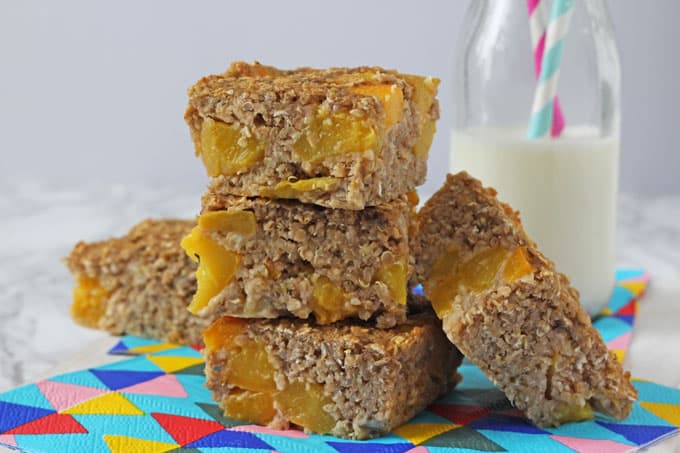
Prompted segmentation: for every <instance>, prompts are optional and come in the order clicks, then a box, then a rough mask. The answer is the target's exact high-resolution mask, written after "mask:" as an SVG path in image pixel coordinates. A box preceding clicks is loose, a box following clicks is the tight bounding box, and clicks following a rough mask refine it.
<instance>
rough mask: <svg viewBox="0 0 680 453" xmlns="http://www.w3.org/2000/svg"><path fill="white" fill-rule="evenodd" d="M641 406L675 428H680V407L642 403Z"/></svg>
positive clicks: (676, 405)
mask: <svg viewBox="0 0 680 453" xmlns="http://www.w3.org/2000/svg"><path fill="white" fill-rule="evenodd" d="M640 406H642V407H644V408H645V409H647V410H648V411H649V412H651V413H652V414H654V415H656V416H657V417H659V418H663V419H664V420H666V421H667V422H668V423H670V424H671V425H673V426H677V427H680V405H678V404H667V403H647V402H640Z"/></svg>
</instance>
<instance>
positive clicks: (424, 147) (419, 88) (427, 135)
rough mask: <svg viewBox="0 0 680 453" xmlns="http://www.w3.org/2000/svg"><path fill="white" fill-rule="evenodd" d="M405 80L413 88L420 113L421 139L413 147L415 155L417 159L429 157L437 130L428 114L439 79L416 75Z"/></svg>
mask: <svg viewBox="0 0 680 453" xmlns="http://www.w3.org/2000/svg"><path fill="white" fill-rule="evenodd" d="M402 77H403V78H404V79H406V81H407V82H408V83H409V84H410V85H411V86H412V87H413V102H414V103H415V106H416V110H417V111H418V117H419V120H418V132H419V135H420V138H419V139H418V141H417V142H416V144H415V146H414V147H413V154H415V155H416V157H421V158H424V157H427V154H428V152H429V151H430V146H431V145H432V139H433V138H434V133H435V132H436V130H437V127H436V124H435V120H430V119H428V112H429V111H430V109H431V108H432V104H434V101H435V96H436V95H437V88H438V87H439V79H435V78H433V77H420V76H415V75H408V74H404V75H402Z"/></svg>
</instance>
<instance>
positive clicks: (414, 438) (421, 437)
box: [394, 423, 461, 445]
mask: <svg viewBox="0 0 680 453" xmlns="http://www.w3.org/2000/svg"><path fill="white" fill-rule="evenodd" d="M460 426H461V425H455V424H452V423H409V424H407V425H402V426H400V427H399V428H397V429H395V430H394V433H395V434H396V435H398V436H401V437H403V438H404V439H406V440H408V441H409V442H411V443H412V444H414V445H419V444H422V443H423V442H425V441H426V440H428V439H431V438H433V437H434V436H438V435H440V434H442V433H445V432H447V431H451V430H452V429H454V428H458V427H460Z"/></svg>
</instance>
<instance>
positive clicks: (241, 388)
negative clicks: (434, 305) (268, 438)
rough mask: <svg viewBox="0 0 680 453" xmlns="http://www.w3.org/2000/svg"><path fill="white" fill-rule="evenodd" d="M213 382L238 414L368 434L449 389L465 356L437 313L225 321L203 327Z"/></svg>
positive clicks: (226, 406)
mask: <svg viewBox="0 0 680 453" xmlns="http://www.w3.org/2000/svg"><path fill="white" fill-rule="evenodd" d="M205 344H206V347H205V349H204V350H203V354H204V356H205V358H206V368H205V369H206V376H207V384H206V385H207V387H208V388H209V389H210V390H212V392H213V399H214V400H215V401H217V402H218V403H219V405H220V407H221V408H222V410H223V411H224V412H225V415H226V416H228V417H231V418H235V419H240V420H246V421H250V422H254V423H258V424H263V425H269V426H270V427H273V428H277V429H286V428H288V427H290V425H297V426H300V427H302V428H304V429H305V431H307V432H314V433H322V434H332V435H334V436H339V437H346V438H352V439H367V438H371V437H377V436H380V435H383V434H386V433H388V432H389V431H391V430H392V429H393V428H396V427H397V426H399V425H400V424H402V423H404V422H406V421H407V420H409V419H410V418H411V417H413V416H414V415H415V414H417V413H418V412H420V411H421V410H422V409H424V408H425V407H426V406H427V405H428V404H430V403H432V402H433V401H434V400H435V399H436V398H437V397H439V396H441V395H443V394H445V393H446V392H448V391H449V390H450V389H451V388H453V386H454V385H455V384H456V383H457V382H458V380H459V379H460V378H459V376H458V374H457V373H456V368H457V367H458V365H459V364H460V362H461V359H462V356H461V354H460V353H459V352H458V350H457V349H456V348H455V347H453V345H451V343H450V342H449V341H448V340H447V339H446V336H445V335H444V333H443V332H442V330H441V325H440V323H439V320H437V319H436V317H435V316H434V315H433V314H431V313H430V314H428V313H421V314H418V315H413V316H411V317H410V318H409V320H408V321H407V322H406V323H404V324H401V325H399V326H396V327H393V328H391V329H387V330H382V329H377V328H376V327H374V326H371V325H368V324H365V323H361V322H356V321H354V322H347V321H345V322H340V323H336V324H332V325H326V326H314V325H310V324H309V323H307V322H304V321H301V320H293V319H280V320H274V321H268V320H256V319H249V320H244V319H237V318H230V317H224V318H220V319H219V320H217V321H216V322H215V323H214V324H213V325H212V326H210V328H209V329H208V330H206V332H205Z"/></svg>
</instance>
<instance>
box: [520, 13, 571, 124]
mask: <svg viewBox="0 0 680 453" xmlns="http://www.w3.org/2000/svg"><path fill="white" fill-rule="evenodd" d="M546 3H547V0H527V9H528V12H529V27H530V29H531V44H532V46H533V47H534V70H535V73H536V79H538V77H539V76H540V74H541V64H542V62H543V52H544V51H545V34H546V30H547V28H548V11H547V6H546ZM563 129H564V115H563V114H562V107H561V106H560V100H559V98H558V97H557V95H556V96H555V102H553V122H552V127H551V129H550V136H551V137H559V136H560V135H561V134H562V130H563Z"/></svg>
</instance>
